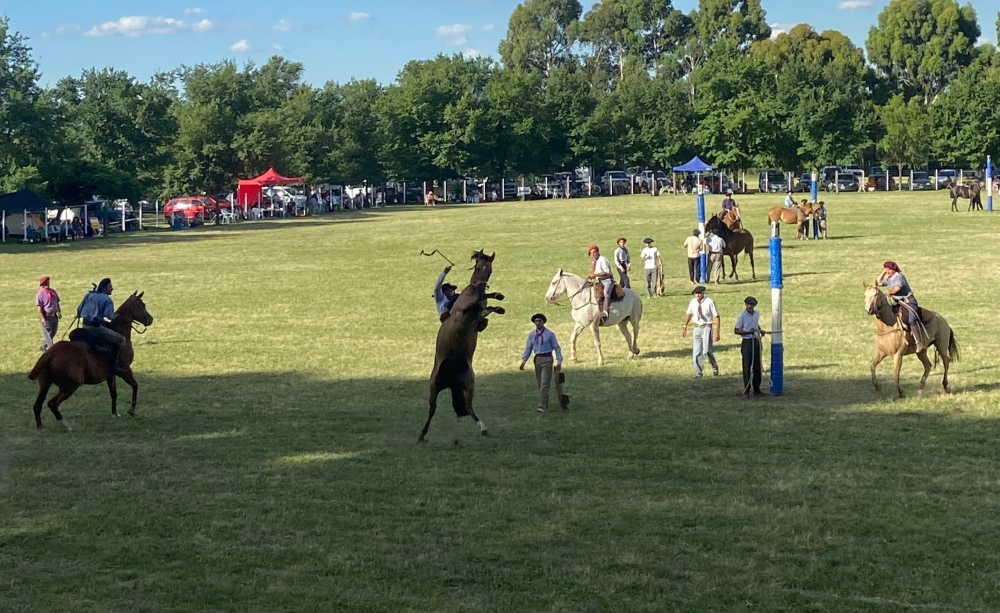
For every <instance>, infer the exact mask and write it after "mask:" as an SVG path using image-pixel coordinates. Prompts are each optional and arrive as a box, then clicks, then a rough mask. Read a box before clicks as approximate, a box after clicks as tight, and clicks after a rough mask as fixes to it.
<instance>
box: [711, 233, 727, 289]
mask: <svg viewBox="0 0 1000 613" xmlns="http://www.w3.org/2000/svg"><path fill="white" fill-rule="evenodd" d="M725 248H726V241H724V240H722V237H721V236H719V235H718V234H713V233H709V235H708V268H709V272H708V276H709V278H710V279H712V280H713V282H714V283H721V282H722V267H723V265H724V264H723V260H722V250H723V249H725Z"/></svg>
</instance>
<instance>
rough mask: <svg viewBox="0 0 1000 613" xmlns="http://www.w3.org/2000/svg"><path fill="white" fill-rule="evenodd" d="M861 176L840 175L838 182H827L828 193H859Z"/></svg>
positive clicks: (837, 178)
mask: <svg viewBox="0 0 1000 613" xmlns="http://www.w3.org/2000/svg"><path fill="white" fill-rule="evenodd" d="M859 177H860V175H856V174H854V173H853V172H845V173H842V174H841V173H838V174H837V176H836V180H835V181H834V180H832V179H831V180H830V181H827V182H826V191H828V192H837V191H840V192H856V191H858V179H859Z"/></svg>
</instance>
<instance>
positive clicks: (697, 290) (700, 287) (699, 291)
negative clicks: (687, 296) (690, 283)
mask: <svg viewBox="0 0 1000 613" xmlns="http://www.w3.org/2000/svg"><path fill="white" fill-rule="evenodd" d="M691 293H692V294H704V293H705V286H704V285H698V286H696V287H695V288H694V289H693V290H691Z"/></svg>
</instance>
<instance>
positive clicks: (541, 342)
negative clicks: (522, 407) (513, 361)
mask: <svg viewBox="0 0 1000 613" xmlns="http://www.w3.org/2000/svg"><path fill="white" fill-rule="evenodd" d="M547 321H548V320H547V319H546V317H545V315H543V314H542V313H535V314H534V315H532V316H531V322H532V323H533V324H535V329H534V330H532V331H531V333H530V334H528V344H527V345H526V346H525V347H524V354H523V355H521V365H520V366H518V370H524V365H525V364H527V363H528V358H529V357H530V356H531V354H532V353H534V354H535V382H536V383H537V384H538V408H537V409H535V410H536V411H538V412H539V413H544V412H545V409H547V408H549V386H550V385H551V384H552V372H553V360H552V354H553V353H555V368H554V370H555V372H557V373H558V372H559V371H560V370H561V369H562V360H563V356H562V347H560V346H559V341H557V340H556V335H555V332H553V331H552V330H549V329H548V328H546V327H545V323H546V322H547Z"/></svg>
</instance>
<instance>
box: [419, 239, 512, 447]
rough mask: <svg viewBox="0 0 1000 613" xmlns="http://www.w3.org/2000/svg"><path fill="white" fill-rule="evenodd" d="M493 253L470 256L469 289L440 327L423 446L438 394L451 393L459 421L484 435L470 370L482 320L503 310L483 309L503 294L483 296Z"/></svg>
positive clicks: (480, 252)
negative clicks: (468, 419) (462, 419)
mask: <svg viewBox="0 0 1000 613" xmlns="http://www.w3.org/2000/svg"><path fill="white" fill-rule="evenodd" d="M495 257H496V253H494V254H492V255H486V254H485V253H483V252H482V251H477V252H475V253H473V254H472V259H473V260H475V261H476V266H475V268H474V269H473V271H472V279H471V280H470V281H469V285H468V286H466V288H465V289H463V290H462V293H461V294H459V296H458V299H457V300H456V301H455V304H454V305H452V307H451V311H450V314H449V316H448V318H447V319H445V320H444V321H443V322H442V323H441V327H440V328H439V329H438V335H437V347H436V351H435V353H434V369H433V370H432V371H431V385H430V398H429V405H430V406H429V408H428V411H427V422H426V423H424V429H423V430H421V431H420V438H419V439H417V442H420V443H424V442H426V440H425V437H426V436H427V429H428V428H430V426H431V419H433V418H434V412H435V411H436V410H437V397H438V394H440V393H441V391H442V390H444V389H445V388H448V389H450V390H451V405H452V408H454V409H455V414H456V415H458V416H459V417H465V416H466V415H468V416H470V417H472V421H474V422H476V423H478V424H479V430H480V432H482V434H483V435H485V434H486V424H484V423H483V422H482V420H481V419H479V417H478V416H477V415H476V412H475V411H473V410H472V397H473V394H474V392H475V387H476V375H475V372H473V370H472V357H473V355H475V353H476V343H477V342H478V340H479V333H480V332H482V331H483V330H485V329H486V325H487V323H488V321H487V319H486V317H487V316H488V315H489V314H490V313H496V314H498V315H503V314H504V309H503V307H491V306H487V304H486V300H487V299H489V298H492V299H494V300H503V299H504V296H503V294H499V293H490V294H488V293H486V282H487V281H489V279H490V276H491V275H492V274H493V259H494V258H495Z"/></svg>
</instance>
